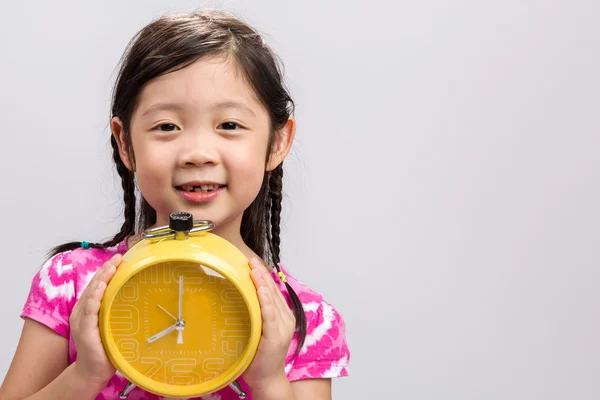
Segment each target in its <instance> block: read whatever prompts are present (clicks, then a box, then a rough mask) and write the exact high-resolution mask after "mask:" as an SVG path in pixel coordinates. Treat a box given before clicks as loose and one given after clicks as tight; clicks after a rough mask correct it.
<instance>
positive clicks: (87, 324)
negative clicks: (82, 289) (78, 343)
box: [79, 255, 121, 331]
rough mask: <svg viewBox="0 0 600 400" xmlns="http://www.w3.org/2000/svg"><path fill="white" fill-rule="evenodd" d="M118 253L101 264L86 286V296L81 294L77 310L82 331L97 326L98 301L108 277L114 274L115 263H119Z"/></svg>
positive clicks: (100, 299) (108, 279) (99, 301)
mask: <svg viewBox="0 0 600 400" xmlns="http://www.w3.org/2000/svg"><path fill="white" fill-rule="evenodd" d="M120 258H121V256H120V255H117V256H114V257H113V258H111V259H110V260H109V261H107V262H106V263H105V264H104V265H103V266H102V268H103V270H102V271H100V270H99V271H98V272H97V273H96V275H95V276H94V278H95V279H94V278H92V281H90V284H89V285H88V287H87V288H86V291H87V293H86V297H85V298H84V297H83V296H82V298H81V299H79V301H80V302H81V307H82V309H80V310H79V314H80V318H81V322H80V323H81V329H82V330H83V331H86V330H91V329H95V328H96V327H97V326H98V312H99V311H100V303H101V301H102V297H103V296H104V292H105V290H106V287H107V285H108V282H109V281H110V279H111V278H112V277H113V276H114V274H115V272H116V270H117V265H118V264H119V263H120V261H121V260H120Z"/></svg>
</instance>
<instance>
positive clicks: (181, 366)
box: [165, 358, 200, 385]
mask: <svg viewBox="0 0 600 400" xmlns="http://www.w3.org/2000/svg"><path fill="white" fill-rule="evenodd" d="M195 369H196V359H195V358H174V359H170V360H169V361H167V364H166V366H165V382H166V381H168V379H169V378H171V379H170V381H171V383H172V384H173V385H193V384H195V383H198V382H200V375H199V374H198V373H197V372H196V371H195Z"/></svg>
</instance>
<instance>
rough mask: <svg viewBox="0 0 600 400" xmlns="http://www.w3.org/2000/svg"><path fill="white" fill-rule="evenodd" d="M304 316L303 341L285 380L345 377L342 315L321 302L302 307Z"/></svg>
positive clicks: (347, 357)
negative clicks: (304, 329) (304, 335)
mask: <svg viewBox="0 0 600 400" xmlns="http://www.w3.org/2000/svg"><path fill="white" fill-rule="evenodd" d="M305 314H306V321H307V327H306V340H305V342H304V345H303V346H302V349H301V350H300V353H299V354H298V356H297V357H296V358H295V359H294V361H293V362H292V365H291V369H290V370H289V372H288V379H289V380H290V381H295V380H300V379H311V378H336V377H342V376H347V375H348V363H349V361H350V350H349V348H348V344H347V341H346V325H345V323H344V319H343V318H342V316H341V315H340V314H339V313H338V312H337V310H336V309H335V308H334V307H333V306H332V305H330V304H328V303H327V302H325V301H321V302H318V303H317V302H314V303H309V304H307V305H305Z"/></svg>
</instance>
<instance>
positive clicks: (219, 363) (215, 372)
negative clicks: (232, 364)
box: [202, 358, 225, 382]
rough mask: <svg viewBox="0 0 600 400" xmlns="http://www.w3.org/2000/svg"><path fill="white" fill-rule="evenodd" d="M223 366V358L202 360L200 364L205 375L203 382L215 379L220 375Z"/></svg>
mask: <svg viewBox="0 0 600 400" xmlns="http://www.w3.org/2000/svg"><path fill="white" fill-rule="evenodd" d="M224 364H225V360H224V359H223V358H207V359H206V360H204V361H203V362H202V371H204V374H205V378H204V382H208V381H210V380H211V379H215V378H216V377H218V376H219V375H220V374H222V373H223V365H224Z"/></svg>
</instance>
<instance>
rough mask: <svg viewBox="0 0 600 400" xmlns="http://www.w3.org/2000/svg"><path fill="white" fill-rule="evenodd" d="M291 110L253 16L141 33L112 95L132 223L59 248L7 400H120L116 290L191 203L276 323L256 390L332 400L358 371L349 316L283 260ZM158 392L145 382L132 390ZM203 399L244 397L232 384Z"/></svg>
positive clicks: (268, 328) (249, 381)
mask: <svg viewBox="0 0 600 400" xmlns="http://www.w3.org/2000/svg"><path fill="white" fill-rule="evenodd" d="M292 113H293V102H292V99H291V98H290V96H289V94H288V93H287V92H286V90H285V88H284V86H283V84H282V77H281V74H280V71H279V69H278V66H277V64H276V63H275V60H274V55H273V54H272V52H271V50H270V49H269V48H268V47H267V46H266V45H265V43H264V42H263V40H262V39H261V36H260V35H259V34H258V33H257V32H256V31H254V30H253V29H251V28H250V27H248V26H247V25H245V24H244V23H243V22H241V21H240V20H238V19H235V18H234V17H232V16H229V15H227V14H225V13H222V12H216V11H212V12H201V13H195V14H191V15H179V16H170V17H163V18H160V19H158V20H156V21H154V22H153V23H151V24H149V25H148V26H147V27H145V28H144V29H142V30H141V31H140V32H139V33H138V35H137V36H136V37H135V38H134V40H133V41H132V42H131V43H130V45H129V47H128V49H127V51H126V53H125V56H124V58H123V59H122V64H121V69H120V72H119V75H118V77H117V81H116V85H115V90H114V97H113V103H112V119H111V130H112V137H111V143H112V148H113V159H114V162H115V164H116V168H117V171H118V173H119V176H120V177H121V183H122V187H123V191H124V203H125V222H124V223H123V226H122V227H121V231H120V232H119V233H117V234H116V235H115V237H114V238H112V239H111V240H109V241H107V242H105V243H87V242H72V243H67V244H65V245H61V246H59V247H57V248H55V249H54V250H53V252H52V253H51V257H50V259H49V260H48V261H47V262H46V263H45V264H44V265H43V266H42V268H41V269H40V271H39V272H38V273H37V274H36V276H35V277H34V279H33V282H32V286H31V291H30V294H29V297H28V299H27V301H26V304H25V306H24V308H23V313H22V317H23V318H24V320H25V323H24V327H23V332H22V335H21V339H20V341H19V345H18V347H17V350H16V354H15V356H14V359H13V361H12V364H11V366H10V368H9V371H8V373H7V376H6V378H5V381H4V383H3V385H2V387H1V389H0V398H2V399H3V400H9V399H24V398H27V399H44V400H50V399H94V398H96V399H118V398H119V397H118V393H119V391H120V390H121V389H122V388H123V387H124V385H125V383H126V381H125V379H124V378H123V377H122V376H121V375H119V374H118V373H116V371H115V369H114V367H113V366H112V365H111V363H110V362H109V360H108V359H107V357H106V354H105V353H104V351H103V348H102V344H101V341H100V336H99V333H98V310H99V307H100V301H101V299H102V296H103V293H104V290H105V288H106V285H107V283H108V282H109V281H110V279H111V277H112V276H113V274H114V273H115V270H116V268H117V267H118V266H119V263H120V261H121V256H122V254H123V253H125V252H126V251H127V249H128V248H130V247H131V246H132V245H134V244H135V243H136V242H137V241H139V240H140V237H139V233H140V232H141V230H143V229H146V228H149V227H155V226H160V225H167V224H168V216H169V215H170V214H171V213H172V212H173V211H188V212H190V213H192V214H193V216H194V219H210V220H212V221H214V222H215V224H216V228H215V230H214V231H213V232H214V233H216V234H218V235H220V236H221V237H223V238H225V239H227V240H228V241H230V242H231V243H233V244H234V245H236V246H237V247H238V248H239V249H240V250H241V251H242V252H243V253H244V254H245V255H246V256H247V257H248V259H249V260H251V262H250V266H251V269H252V274H251V275H252V279H253V281H254V283H255V285H256V288H257V292H258V296H259V300H260V305H261V310H262V319H263V324H264V325H263V333H262V337H261V341H260V344H259V348H258V352H257V354H256V356H255V358H254V360H253V361H252V364H251V365H250V367H249V368H248V369H247V370H246V371H245V372H244V374H243V375H242V380H241V381H242V386H243V387H244V389H246V390H247V391H248V392H249V393H250V394H249V398H252V399H254V400H261V399H268V400H273V399H311V400H319V399H330V398H331V382H330V378H332V377H337V376H345V375H347V370H346V367H347V364H348V359H349V351H348V348H347V345H346V339H345V330H344V329H345V327H344V322H343V320H342V318H341V317H340V315H339V314H338V313H337V312H336V310H335V309H334V308H333V307H332V306H331V305H330V304H328V303H326V302H325V301H324V300H323V299H322V297H321V296H319V295H318V294H317V293H315V292H314V291H312V290H310V289H309V288H307V287H306V286H304V285H302V284H301V283H299V282H298V281H297V280H295V279H294V278H293V277H291V276H290V275H289V273H288V272H287V271H285V269H284V268H283V267H282V266H281V265H280V264H279V261H280V260H279V244H280V238H279V221H280V212H281V199H282V177H283V169H282V162H283V160H284V158H285V157H286V155H287V154H288V151H289V150H290V147H291V145H292V142H293V139H294V134H295V123H294V120H293V119H292V118H291V115H292ZM136 184H137V186H138V187H139V191H140V193H141V199H140V203H141V206H140V207H138V202H137V200H136V194H135V188H136ZM136 221H137V226H136ZM262 260H266V262H265V263H263V261H262ZM271 266H274V267H271ZM279 272H281V274H279ZM286 277H287V279H286ZM158 398H159V397H157V396H155V395H152V394H150V393H147V392H144V391H143V390H141V389H139V388H136V389H135V390H134V391H133V392H132V393H131V394H130V395H129V399H132V400H136V399H146V400H154V399H158ZM204 398H205V399H222V400H229V399H237V395H236V394H235V392H234V391H233V390H232V389H230V388H228V387H227V388H225V389H223V390H221V391H219V392H218V393H214V394H212V395H210V396H205V397H204Z"/></svg>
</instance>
